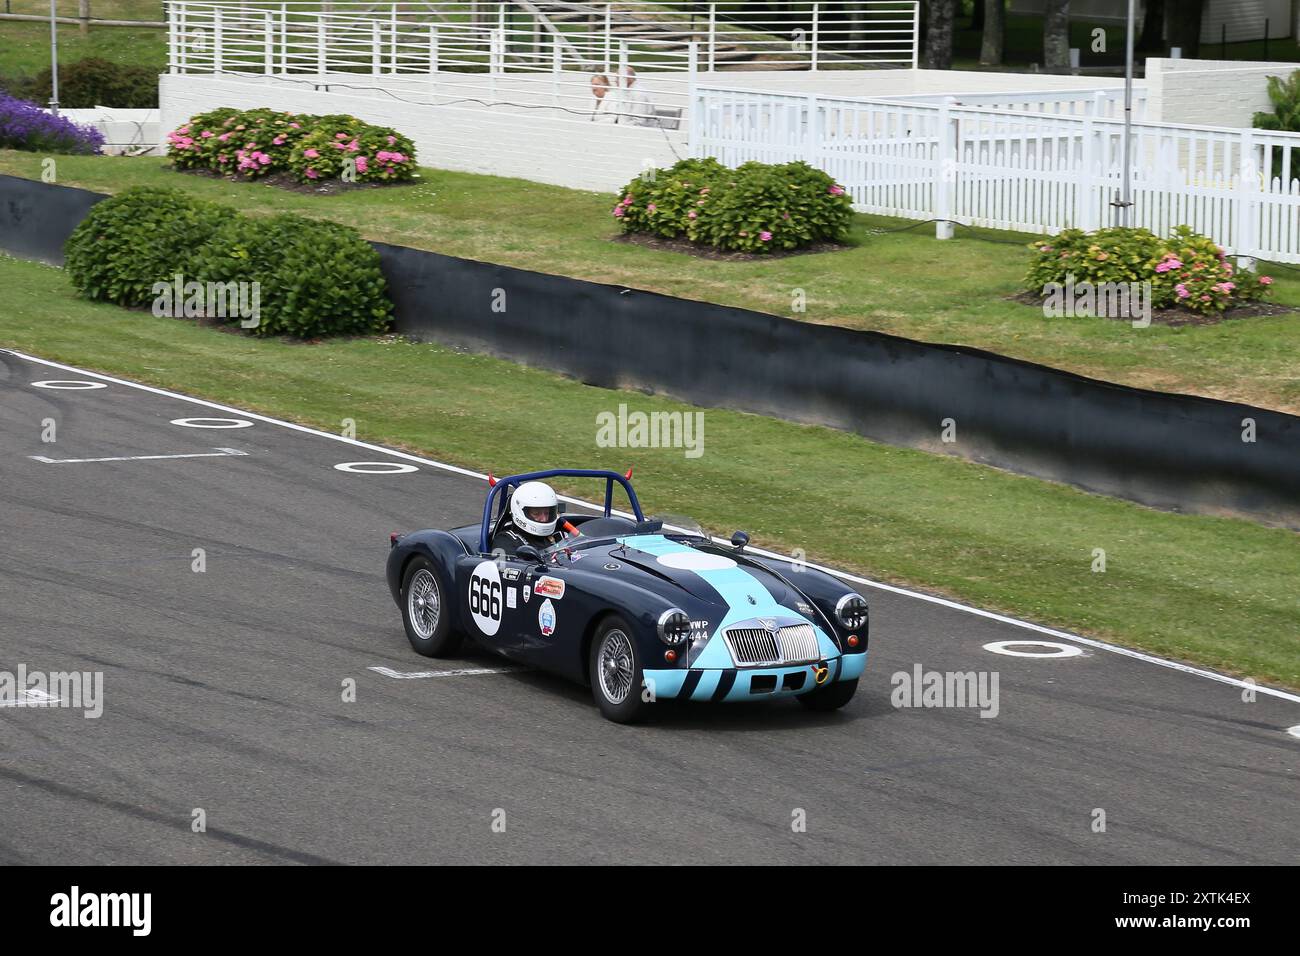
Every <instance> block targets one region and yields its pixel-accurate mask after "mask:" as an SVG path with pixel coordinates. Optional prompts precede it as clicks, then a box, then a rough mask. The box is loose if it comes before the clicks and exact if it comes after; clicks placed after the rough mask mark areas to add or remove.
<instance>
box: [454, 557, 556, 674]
mask: <svg viewBox="0 0 1300 956" xmlns="http://www.w3.org/2000/svg"><path fill="white" fill-rule="evenodd" d="M535 565H536V562H532V561H523V560H520V559H519V558H515V557H511V556H505V555H499V554H498V555H495V556H484V555H467V556H465V557H464V558H461V559H460V561H459V562H458V571H459V573H458V575H457V578H458V579H459V580H460V581H461V582H462V583H461V594H460V597H461V627H462V628H463V629H464V631H465V633H467V634H469V635H471V636H473V637H475V638H477V639H478V640H479V641H480V642H481V643H482V644H483V645H484V646H485V647H488V648H490V649H492V650H495V651H497V652H498V653H501V654H505V655H506V656H508V657H522V656H526V655H527V654H528V653H529V651H530V650H531V649H533V648H535V647H536V644H537V642H536V638H537V637H538V634H539V628H540V625H539V624H538V609H539V605H540V602H537V601H533V600H532V587H533V582H534V581H535V580H536V579H537V575H536V573H535V570H534V569H535Z"/></svg>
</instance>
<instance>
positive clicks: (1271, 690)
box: [2, 349, 1300, 704]
mask: <svg viewBox="0 0 1300 956" xmlns="http://www.w3.org/2000/svg"><path fill="white" fill-rule="evenodd" d="M2 351H5V352H8V353H9V354H10V355H13V356H15V357H16V358H20V359H24V360H25V361H28V362H34V363H36V364H37V365H44V366H46V367H48V368H57V369H60V370H62V371H64V372H76V373H77V374H79V375H88V376H90V377H91V378H97V379H99V380H101V381H105V382H111V383H112V384H114V385H125V386H126V387H128V388H134V389H138V390H140V391H142V392H149V393H150V394H153V395H162V396H164V397H165V398H173V399H176V400H178V401H182V402H189V403H191V404H193V405H202V406H203V407H205V408H212V409H216V410H217V411H222V412H227V413H231V414H235V415H243V416H244V417H246V418H252V419H254V420H256V421H262V422H266V423H268V424H271V425H279V426H280V427H282V428H289V429H292V430H293V431H296V432H302V433H303V434H304V435H315V436H317V437H319V438H329V439H332V440H333V441H337V442H343V443H344V444H346V445H352V446H353V447H355V448H365V449H367V450H368V451H375V452H379V453H380V454H384V455H391V456H392V457H394V458H402V459H405V460H406V461H412V462H415V463H417V464H421V465H428V466H429V467H431V468H438V469H440V470H442V471H447V472H451V473H452V474H456V475H464V476H465V477H467V478H475V479H477V480H479V481H487V475H485V474H483V473H481V472H477V471H472V470H470V469H469V468H461V467H459V466H457V465H449V464H446V463H445V462H441V461H435V460H434V459H432V458H421V457H420V456H419V455H412V454H410V453H408V452H404V451H396V450H395V449H392V448H385V447H383V446H382V445H372V444H370V443H369V442H363V441H360V440H358V439H356V438H346V437H344V436H342V435H335V434H333V433H332V432H325V431H321V430H320V429H317V428H308V427H307V426H306V425H297V424H295V423H293V422H286V421H283V420H281V419H278V418H271V417H269V416H267V415H259V414H257V413H256V412H246V411H243V410H242V409H238V408H232V407H231V406H229V405H222V404H220V403H218V402H210V401H208V400H207V399H203V398H194V397H192V396H189V395H182V394H181V393H179V392H171V391H168V390H167V389H164V388H155V387H154V386H152V385H142V384H140V383H139V382H131V381H128V380H126V379H122V378H114V377H113V376H111V375H103V374H101V373H99V372H91V371H88V370H86V369H82V368H77V367H76V366H75V365H64V364H62V363H61V362H51V361H50V360H48V359H42V358H37V357H36V356H34V355H27V354H26V353H25V352H17V351H14V350H13V349H4V350H2ZM560 497H561V500H563V501H567V502H570V503H572V504H578V505H582V506H583V507H586V508H593V509H597V510H603V509H600V508H599V506H597V505H593V504H590V503H589V502H586V501H583V500H582V499H581V498H569V497H565V496H563V495H561V496H560ZM614 513H615V514H618V515H621V516H623V517H630V516H629V515H628V514H627V512H625V511H615V512H614ZM713 540H714V541H716V542H717V543H719V544H729V543H730V542H728V541H726V540H725V539H723V538H714V539H713ZM748 550H750V551H752V552H754V553H755V554H759V555H762V556H764V557H768V558H780V559H781V560H783V561H789V560H790V557H789V556H788V555H784V554H777V553H776V552H775V551H765V550H763V549H761V548H749V549H748ZM805 566H806V567H810V568H812V569H814V570H816V571H825V572H826V573H827V574H833V575H835V576H836V577H837V578H840V579H841V580H844V581H852V582H853V583H854V584H861V585H864V586H866V587H869V588H875V589H876V590H878V591H887V592H888V593H890V594H897V595H900V596H902V597H909V598H913V599H914V600H917V601H925V602H926V603H928V604H934V605H937V606H939V607H946V608H949V609H950V610H954V611H961V612H963V613H966V614H974V615H975V616H976V617H982V618H985V619H986V620H990V621H996V622H998V623H999V624H1006V625H1008V626H1009V627H1019V628H1023V629H1025V630H1028V631H1034V632H1036V633H1038V634H1045V635H1047V636H1048V637H1055V638H1057V639H1059V640H1063V641H1073V642H1074V643H1076V644H1081V645H1083V646H1084V647H1091V648H1095V649H1097V650H1099V651H1106V652H1107V653H1110V654H1118V655H1120V656H1121V657H1130V658H1132V659H1133V660H1138V661H1145V662H1146V663H1148V664H1155V665H1157V666H1159V667H1167V668H1169V669H1171V670H1176V671H1180V672H1182V673H1184V674H1192V675H1194V676H1196V677H1203V678H1205V679H1206V680H1212V681H1217V682H1218V683H1221V684H1228V685H1231V686H1232V687H1240V688H1242V689H1250V690H1253V691H1254V692H1255V693H1257V694H1266V695H1268V696H1270V697H1276V698H1278V699H1280V700H1288V701H1291V702H1292V703H1294V704H1300V694H1293V693H1290V692H1289V691H1285V690H1279V689H1278V688H1275V687H1268V686H1265V685H1263V684H1256V683H1255V682H1253V681H1249V680H1242V679H1241V678H1239V677H1229V676H1228V675H1227V674H1218V673H1215V672H1214V671H1209V670H1205V669H1203V668H1200V667H1193V666H1191V665H1190V664H1183V663H1180V662H1179V661H1171V660H1168V659H1166V658H1163V657H1156V656H1155V655H1154V654H1146V653H1143V652H1142V651H1135V650H1131V649H1130V648H1127V647H1120V646H1119V645H1118V644H1107V643H1106V642H1105V641H1098V640H1094V639H1093V638H1090V637H1080V636H1079V635H1077V634H1070V633H1069V632H1067V631H1058V630H1056V629H1055V628H1051V627H1044V626H1043V625H1041V624H1034V623H1032V622H1030V621H1022V620H1020V619H1018V618H1014V617H1007V616H1006V615H1005V614H997V613H995V612H993V611H985V610H983V609H981V608H977V607H971V606H970V605H967V604H959V603H957V602H956V601H950V600H948V599H947V598H941V597H936V596H935V595H932V594H925V593H924V592H921V591H909V590H908V589H907V588H901V587H897V586H896V585H893V584H884V583H882V582H880V581H872V580H870V579H869V578H864V577H859V576H858V575H856V574H849V573H847V572H845V571H837V570H835V569H834V568H828V567H826V566H825V565H821V564H809V563H807V562H805Z"/></svg>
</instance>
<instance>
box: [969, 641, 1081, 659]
mask: <svg viewBox="0 0 1300 956" xmlns="http://www.w3.org/2000/svg"><path fill="white" fill-rule="evenodd" d="M1013 647H1039V648H1047V651H1046V652H1043V651H1037V652H1035V651H1013V650H1011V648H1013ZM984 650H986V651H992V652H993V653H994V654H1005V655H1006V656H1007V657H1040V658H1050V657H1079V656H1080V655H1082V654H1083V648H1081V647H1075V646H1074V645H1072V644H1057V643H1056V642H1055V641H994V642H993V643H991V644H985V645H984Z"/></svg>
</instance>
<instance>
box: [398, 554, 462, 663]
mask: <svg viewBox="0 0 1300 956" xmlns="http://www.w3.org/2000/svg"><path fill="white" fill-rule="evenodd" d="M402 624H404V625H405V626H406V638H407V640H409V641H410V642H411V647H413V648H414V649H415V652H416V653H417V654H423V655H424V656H425V657H451V656H453V655H454V654H455V653H456V651H458V650H459V649H460V638H459V637H458V636H457V635H456V634H453V633H452V630H451V609H450V608H449V607H448V606H447V589H446V588H445V587H443V579H442V575H441V574H440V573H439V572H438V569H437V568H436V567H435V566H434V564H433V562H432V561H430V560H429V559H428V558H425V557H416V558H412V559H411V563H410V564H408V565H407V566H406V573H405V574H404V575H402Z"/></svg>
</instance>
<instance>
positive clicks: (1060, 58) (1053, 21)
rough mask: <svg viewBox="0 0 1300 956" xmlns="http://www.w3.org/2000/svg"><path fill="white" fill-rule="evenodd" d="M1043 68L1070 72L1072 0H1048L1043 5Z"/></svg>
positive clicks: (1051, 71)
mask: <svg viewBox="0 0 1300 956" xmlns="http://www.w3.org/2000/svg"><path fill="white" fill-rule="evenodd" d="M1043 69H1045V70H1046V71H1047V72H1048V73H1068V72H1070V0H1046V2H1045V3H1044V5H1043Z"/></svg>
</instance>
